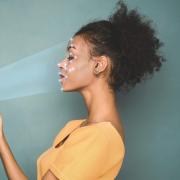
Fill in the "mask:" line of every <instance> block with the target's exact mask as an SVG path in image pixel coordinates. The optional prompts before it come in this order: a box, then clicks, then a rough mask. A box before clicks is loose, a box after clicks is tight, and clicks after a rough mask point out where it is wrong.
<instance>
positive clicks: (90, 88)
mask: <svg viewBox="0 0 180 180" xmlns="http://www.w3.org/2000/svg"><path fill="white" fill-rule="evenodd" d="M69 45H71V46H70V47H69V48H68V52H69V53H70V55H71V56H72V57H73V58H72V59H71V60H70V59H68V58H67V57H66V58H65V59H63V60H62V61H61V62H59V63H58V67H59V70H60V72H61V73H63V74H64V75H66V76H67V78H66V79H64V80H63V81H60V83H61V86H62V87H63V91H64V92H72V91H77V92H79V93H80V94H81V95H82V97H83V99H84V101H85V105H86V107H87V110H88V116H87V118H86V121H85V124H83V125H82V126H90V125H91V124H94V123H101V122H106V121H107V122H111V123H112V125H113V126H114V127H115V128H116V129H117V131H118V132H119V134H120V136H121V137H122V140H123V142H124V139H125V137H124V130H123V125H122V121H121V117H120V114H119V113H118V109H117V102H116V95H115V93H114V92H113V90H111V89H110V88H109V86H108V83H107V77H108V76H109V70H110V65H111V60H110V58H109V57H107V56H98V57H91V56H90V48H91V45H90V44H89V43H87V42H85V41H84V39H83V38H82V37H81V36H75V37H74V38H73V39H72V40H71V41H70V42H69ZM69 45H68V46H69ZM95 72H96V73H95ZM0 156H1V159H2V162H3V165H4V168H5V171H6V174H7V177H8V178H9V179H13V180H16V179H17V180H27V179H28V178H27V176H26V175H25V174H24V172H23V171H22V169H21V167H20V166H19V165H18V163H17V162H16V160H15V158H14V156H13V154H12V152H11V150H10V147H9V145H8V143H7V141H6V138H5V136H4V133H3V120H2V116H1V114H0ZM57 179H58V178H57V177H56V176H55V175H54V174H53V173H52V172H51V171H50V170H48V171H47V173H46V174H45V175H44V177H43V178H42V180H57Z"/></svg>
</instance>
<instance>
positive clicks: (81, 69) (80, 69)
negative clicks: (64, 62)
mask: <svg viewBox="0 0 180 180" xmlns="http://www.w3.org/2000/svg"><path fill="white" fill-rule="evenodd" d="M68 74H69V78H70V79H71V80H73V81H76V82H83V83H84V82H85V81H87V82H89V80H90V79H91V77H92V72H91V69H90V67H89V65H88V64H73V63H72V64H71V66H69V68H68Z"/></svg>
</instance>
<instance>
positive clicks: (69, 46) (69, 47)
mask: <svg viewBox="0 0 180 180" xmlns="http://www.w3.org/2000/svg"><path fill="white" fill-rule="evenodd" d="M71 48H73V49H76V47H75V46H71V45H68V46H67V48H66V50H67V51H69V49H71Z"/></svg>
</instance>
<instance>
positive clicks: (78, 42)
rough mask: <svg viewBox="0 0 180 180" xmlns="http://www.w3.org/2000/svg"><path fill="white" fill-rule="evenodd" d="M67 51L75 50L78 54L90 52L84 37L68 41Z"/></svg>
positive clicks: (76, 37)
mask: <svg viewBox="0 0 180 180" xmlns="http://www.w3.org/2000/svg"><path fill="white" fill-rule="evenodd" d="M73 47H74V48H73ZM67 50H74V51H77V52H88V50H89V46H88V44H87V43H86V42H85V41H84V39H83V38H82V37H80V36H75V37H73V38H71V39H70V40H69V41H68V45H67Z"/></svg>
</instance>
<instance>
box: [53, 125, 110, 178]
mask: <svg viewBox="0 0 180 180" xmlns="http://www.w3.org/2000/svg"><path fill="white" fill-rule="evenodd" d="M108 148H110V147H109V141H108V138H107V137H106V134H105V133H104V132H103V131H101V130H99V129H98V128H94V127H83V128H80V129H77V130H76V131H74V132H73V133H72V134H71V135H70V136H69V138H68V139H67V140H66V141H65V143H64V147H62V149H61V150H59V152H58V155H57V157H56V158H55V160H54V161H53V162H52V163H51V166H50V170H51V171H52V172H53V173H54V174H55V176H56V177H57V178H59V179H60V180H94V179H96V178H97V177H98V176H99V175H100V173H102V170H103V167H104V164H105V163H106V162H107V160H108V153H107V152H108Z"/></svg>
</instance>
